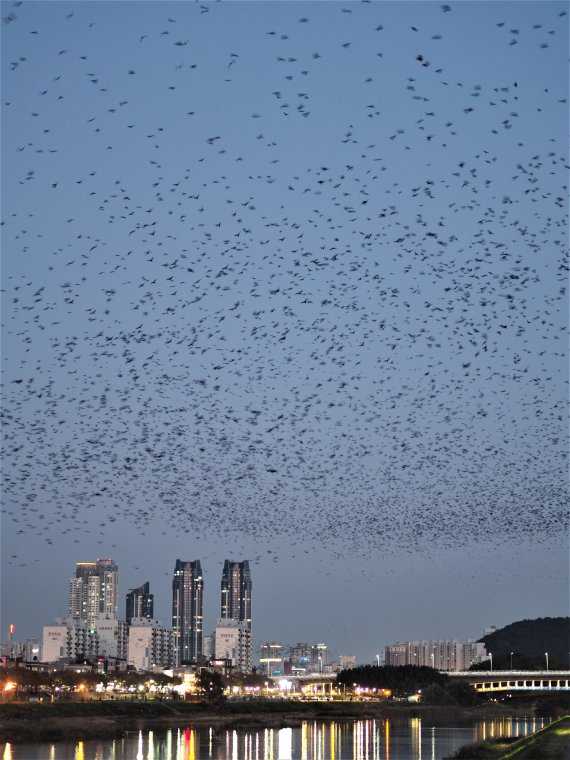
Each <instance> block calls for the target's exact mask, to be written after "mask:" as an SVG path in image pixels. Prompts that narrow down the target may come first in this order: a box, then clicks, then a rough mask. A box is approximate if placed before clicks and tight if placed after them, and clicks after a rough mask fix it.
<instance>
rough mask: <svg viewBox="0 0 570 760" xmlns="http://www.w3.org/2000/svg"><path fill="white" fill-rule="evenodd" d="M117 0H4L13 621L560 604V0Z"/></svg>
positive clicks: (564, 231)
mask: <svg viewBox="0 0 570 760" xmlns="http://www.w3.org/2000/svg"><path fill="white" fill-rule="evenodd" d="M134 2H135V4H134V5H133V3H132V2H121V1H120V0H119V1H118V2H112V3H98V2H92V1H91V0H87V1H86V2H76V1H75V0H70V1H69V2H60V1H59V0H54V1H53V2H49V3H21V4H18V3H14V4H11V3H10V2H8V3H6V4H5V7H6V12H5V13H3V22H2V25H1V35H2V46H1V55H2V104H1V107H2V127H3V129H2V145H1V151H2V209H1V210H2V219H1V222H2V225H1V228H0V230H1V236H2V251H3V256H2V272H1V274H2V291H3V292H2V301H1V309H2V319H1V324H2V413H3V451H2V460H3V461H2V465H3V478H2V526H1V528H2V553H1V554H2V556H1V561H2V577H1V582H2V589H1V590H2V593H1V604H2V614H1V619H2V626H3V630H6V628H7V626H8V625H9V624H10V623H14V624H15V625H16V630H17V632H18V634H17V635H19V636H20V635H22V636H32V635H34V634H35V635H38V632H39V628H40V626H41V625H42V624H43V623H44V621H47V620H50V619H51V618H52V617H53V614H54V613H55V611H56V610H58V611H59V612H60V613H61V614H63V613H65V611H66V610H69V599H68V598H66V590H67V589H68V587H69V580H70V563H72V562H73V561H75V560H77V559H82V558H89V557H92V558H93V557H114V558H115V560H116V561H118V563H119V565H120V588H121V589H123V591H122V592H121V600H120V602H121V607H120V609H121V614H122V611H123V609H125V608H124V607H123V597H122V593H123V592H124V591H127V590H129V589H136V588H138V587H140V585H141V584H143V583H145V582H147V581H148V582H149V583H150V588H151V590H152V593H153V595H154V614H155V616H156V617H158V618H159V619H160V620H162V621H163V622H164V623H165V624H166V623H168V622H169V621H171V620H172V582H173V568H174V564H175V560H176V558H181V560H180V561H184V562H185V561H190V560H188V558H195V557H198V558H199V561H200V563H201V572H203V575H202V580H203V583H204V589H205V591H204V599H203V611H202V614H203V617H204V620H205V621H206V622H207V624H208V626H210V623H211V624H212V625H211V628H212V629H213V627H214V625H215V621H217V619H218V618H219V613H220V611H221V600H220V578H221V577H222V574H223V570H224V561H225V559H226V558H228V557H230V558H236V559H238V560H240V561H243V559H242V558H247V561H248V562H249V567H250V571H251V574H252V575H253V578H254V599H253V609H252V613H251V614H252V615H253V629H252V630H253V633H254V637H255V639H256V641H267V642H269V641H272V640H275V639H276V637H278V638H279V639H282V640H284V641H301V642H303V641H306V642H317V643H318V642H326V643H327V646H328V651H329V655H330V656H338V654H340V653H345V652H347V650H348V649H352V646H353V643H354V645H355V646H356V647H357V649H356V651H353V652H350V653H351V654H354V655H356V656H357V659H358V660H359V661H372V660H373V658H374V657H375V655H376V654H377V653H378V651H379V648H380V651H381V647H382V646H383V645H385V644H386V643H387V642H394V641H409V640H413V639H415V638H416V637H417V636H421V638H425V639H426V640H438V639H442V638H447V637H451V638H457V639H459V640H467V639H468V638H470V637H472V636H473V635H477V632H478V631H480V630H481V629H483V628H485V627H487V626H490V625H496V626H497V627H501V626H503V625H506V624H508V623H510V622H512V621H515V620H522V619H524V618H537V617H550V616H551V617H556V616H559V615H564V614H567V612H568V606H569V602H568V588H569V568H568V550H569V544H568V528H569V514H568V495H569V492H568V477H567V473H568V431H567V399H568V381H569V366H568V350H567V349H568V344H567V337H568V312H569V308H568V269H569V265H568V255H567V252H568V219H567V199H568V186H567V182H568V170H567V167H568V165H569V162H568V155H567V145H568V133H569V127H570V125H569V113H568V89H569V72H568V56H569V29H568V15H567V14H568V7H567V3H565V2H558V0H545V1H544V2H534V1H533V0H530V1H529V2H522V1H520V2H519V1H517V0H515V2H503V0H497V1H496V2H492V3H488V2H479V1H478V0H474V1H473V2H468V3H466V2H452V3H449V4H445V5H441V4H440V3H438V2H415V1H413V0H410V1H409V2H408V1H405V2H398V3H395V2H383V1H381V0H380V1H378V2H358V3H357V2H351V3H347V4H339V3H336V2H328V1H327V0H325V1H324V2H305V1H304V0H299V2H267V3H249V2H242V1H241V0H237V1H236V2H232V3H215V2H206V3H203V4H196V3H189V2H185V3H180V2H170V1H169V0H164V2H160V3H157V2H139V1H138V0H134ZM97 577H98V576H97ZM90 578H91V580H90ZM73 582H74V584H75V586H76V587H77V588H76V592H77V593H76V595H75V596H74V597H73V599H72V607H73V610H74V614H75V615H77V616H79V619H82V618H81V616H82V615H85V616H87V612H86V609H87V607H89V608H90V610H91V611H90V612H89V616H91V617H92V616H93V615H94V613H95V611H97V609H98V610H99V611H100V610H101V604H102V602H101V599H100V598H99V596H98V595H99V592H100V590H99V591H97V590H96V589H95V587H96V586H97V583H98V581H97V580H96V577H95V576H92V577H91V576H89V575H86V576H85V578H81V577H77V576H76V577H75V579H74V581H73ZM90 584H91V588H90V589H89V586H90ZM105 584H106V589H107V590H109V589H111V588H112V584H111V585H108V584H107V582H106V581H105ZM99 585H101V584H100V581H99ZM228 602H229V600H228ZM105 604H107V602H105V603H104V604H103V606H105ZM183 607H184V605H183V604H181V605H180V610H181V616H184V615H185V614H186V612H185V611H183ZM184 609H185V608H184ZM240 614H241V613H240ZM245 617H247V615H246V616H245ZM228 635H229V634H228ZM140 637H141V647H142V646H143V641H142V639H143V638H144V636H143V634H142V633H141V634H140ZM187 644H188V646H189V647H191V648H193V650H194V652H197V649H196V647H197V641H194V642H193V643H190V642H187Z"/></svg>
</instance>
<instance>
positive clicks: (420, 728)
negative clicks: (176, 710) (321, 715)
mask: <svg viewBox="0 0 570 760" xmlns="http://www.w3.org/2000/svg"><path fill="white" fill-rule="evenodd" d="M544 725H545V721H544V719H533V718H528V719H513V718H496V719H494V720H485V721H479V722H477V723H473V724H471V725H462V726H457V725H433V724H431V723H428V722H426V721H425V720H422V719H421V718H417V717H416V718H409V719H398V720H395V719H379V720H357V721H304V722H303V723H302V724H301V725H300V726H298V727H294V728H280V729H273V728H265V729H243V730H238V729H235V728H234V729H214V728H213V727H199V728H191V727H187V728H183V729H167V730H146V731H139V732H127V734H126V735H125V736H124V737H123V738H121V739H114V740H113V739H110V740H102V741H78V742H73V743H72V742H58V743H43V744H34V745H31V744H28V745H26V744H15V745H12V744H9V743H7V744H5V745H4V748H3V754H2V760H30V758H31V757H33V758H34V760H133V758H136V760H441V758H442V757H444V756H445V755H449V754H451V753H453V752H454V751H455V750H456V749H457V748H458V747H460V746H462V745H464V744H469V743H471V742H478V741H485V740H487V739H494V738H498V737H508V738H519V737H523V736H528V735H529V734H531V733H534V732H535V731H538V730H539V729H540V728H542V727H543V726H544Z"/></svg>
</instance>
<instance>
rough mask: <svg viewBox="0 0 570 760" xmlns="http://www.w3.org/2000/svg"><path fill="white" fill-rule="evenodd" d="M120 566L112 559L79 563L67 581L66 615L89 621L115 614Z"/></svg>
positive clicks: (115, 615)
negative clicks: (101, 615) (67, 602)
mask: <svg viewBox="0 0 570 760" xmlns="http://www.w3.org/2000/svg"><path fill="white" fill-rule="evenodd" d="M118 597H119V568H118V567H117V565H116V564H115V562H114V561H113V560H112V559H98V560H97V561H96V562H78V563H77V565H76V569H75V577H74V578H72V579H71V581H70V582H69V617H70V618H72V619H73V620H86V621H87V622H88V623H93V621H94V620H95V619H96V618H97V617H98V616H99V615H100V614H106V615H112V616H114V617H117V601H118Z"/></svg>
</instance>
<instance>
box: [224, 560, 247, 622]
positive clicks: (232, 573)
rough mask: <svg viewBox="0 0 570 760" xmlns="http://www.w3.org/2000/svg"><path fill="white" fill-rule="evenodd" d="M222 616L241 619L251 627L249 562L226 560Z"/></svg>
mask: <svg viewBox="0 0 570 760" xmlns="http://www.w3.org/2000/svg"><path fill="white" fill-rule="evenodd" d="M220 618H223V619H228V618H229V619H231V620H240V621H241V622H244V623H247V625H248V626H249V627H250V628H251V573H250V570H249V562H248V561H247V560H244V561H243V562H230V560H229V559H227V560H226V561H225V562H224V570H223V573H222V600H221V608H220Z"/></svg>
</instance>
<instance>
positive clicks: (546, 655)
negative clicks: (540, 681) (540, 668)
mask: <svg viewBox="0 0 570 760" xmlns="http://www.w3.org/2000/svg"><path fill="white" fill-rule="evenodd" d="M544 656H545V657H546V672H547V673H548V652H545V653H544Z"/></svg>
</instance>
